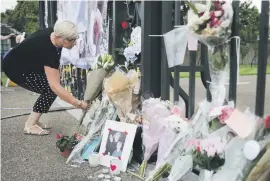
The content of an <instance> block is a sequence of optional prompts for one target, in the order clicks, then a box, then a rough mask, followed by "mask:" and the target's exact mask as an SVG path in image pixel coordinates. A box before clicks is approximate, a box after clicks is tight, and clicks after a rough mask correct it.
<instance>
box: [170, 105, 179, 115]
mask: <svg viewBox="0 0 270 181" xmlns="http://www.w3.org/2000/svg"><path fill="white" fill-rule="evenodd" d="M171 112H172V113H173V114H174V115H177V116H181V109H180V107H177V106H173V108H172V110H171Z"/></svg>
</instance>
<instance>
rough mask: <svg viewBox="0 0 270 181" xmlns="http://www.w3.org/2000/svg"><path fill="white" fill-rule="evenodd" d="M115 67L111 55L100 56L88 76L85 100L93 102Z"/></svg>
mask: <svg viewBox="0 0 270 181" xmlns="http://www.w3.org/2000/svg"><path fill="white" fill-rule="evenodd" d="M113 66H114V61H113V59H112V56H111V55H109V54H104V55H100V56H99V57H98V59H97V62H96V63H95V64H94V65H93V70H92V71H90V72H88V74H87V84H86V90H85V93H84V100H86V101H89V102H91V101H93V100H94V99H95V98H96V97H97V95H98V94H99V93H100V92H101V89H102V83H103V80H104V78H105V77H106V75H107V73H108V71H109V70H111V68H112V67H113Z"/></svg>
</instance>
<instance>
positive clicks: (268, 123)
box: [264, 115, 270, 129]
mask: <svg viewBox="0 0 270 181" xmlns="http://www.w3.org/2000/svg"><path fill="white" fill-rule="evenodd" d="M264 127H265V128H267V129H270V115H268V116H267V117H266V118H265V119H264Z"/></svg>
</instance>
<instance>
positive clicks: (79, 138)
mask: <svg viewBox="0 0 270 181" xmlns="http://www.w3.org/2000/svg"><path fill="white" fill-rule="evenodd" d="M83 137H84V136H82V135H78V136H76V139H77V140H79V141H81V140H82V139H83Z"/></svg>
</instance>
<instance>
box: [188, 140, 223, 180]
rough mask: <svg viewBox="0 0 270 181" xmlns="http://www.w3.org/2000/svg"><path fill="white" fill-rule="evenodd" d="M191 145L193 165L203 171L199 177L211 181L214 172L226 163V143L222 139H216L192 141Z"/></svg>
mask: <svg viewBox="0 0 270 181" xmlns="http://www.w3.org/2000/svg"><path fill="white" fill-rule="evenodd" d="M190 145H191V146H192V147H193V152H192V156H193V165H194V166H196V165H197V166H199V168H200V169H203V170H201V173H200V176H199V177H200V178H201V179H203V180H211V177H212V174H213V172H214V171H216V170H217V169H218V168H219V167H221V166H223V165H224V163H225V157H224V148H225V143H224V142H222V140H221V138H220V137H214V138H207V139H203V140H191V142H190Z"/></svg>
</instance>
